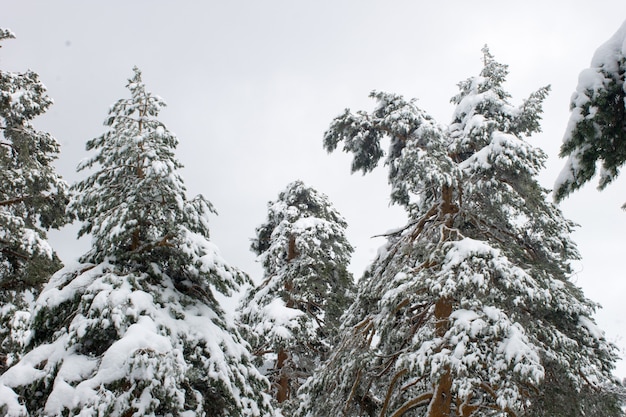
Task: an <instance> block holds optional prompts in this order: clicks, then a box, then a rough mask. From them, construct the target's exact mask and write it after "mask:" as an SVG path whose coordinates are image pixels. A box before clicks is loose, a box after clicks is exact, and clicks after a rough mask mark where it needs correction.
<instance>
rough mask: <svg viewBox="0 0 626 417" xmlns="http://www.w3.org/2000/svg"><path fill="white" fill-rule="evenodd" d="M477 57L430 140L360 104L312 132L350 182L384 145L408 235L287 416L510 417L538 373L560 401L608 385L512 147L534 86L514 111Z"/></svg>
mask: <svg viewBox="0 0 626 417" xmlns="http://www.w3.org/2000/svg"><path fill="white" fill-rule="evenodd" d="M483 58H484V67H483V69H482V71H481V73H480V75H479V76H477V77H472V78H469V79H468V80H466V81H463V82H461V83H460V84H459V89H460V92H459V94H458V95H456V96H455V97H453V98H452V102H453V103H454V104H455V105H456V108H455V111H454V114H453V119H452V122H451V124H450V125H449V126H447V127H445V128H444V127H442V126H440V125H438V124H436V123H435V122H434V121H433V119H432V118H431V117H429V116H428V115H427V114H425V113H424V112H423V111H422V110H421V109H419V108H418V107H417V106H416V105H415V101H407V100H405V99H404V98H402V97H401V96H398V95H394V94H388V93H381V92H373V93H372V94H371V96H372V97H373V98H374V99H376V101H377V106H376V108H375V110H374V111H373V112H364V111H360V112H357V113H352V112H351V111H350V110H346V111H345V112H344V113H343V114H342V115H340V116H338V117H337V118H336V119H335V120H334V121H333V122H332V124H331V126H330V128H329V130H328V131H327V132H326V135H325V138H324V145H325V147H326V149H327V150H329V151H333V150H335V149H336V148H337V146H338V145H339V143H343V149H344V150H345V151H347V152H351V153H353V154H354V160H353V165H352V170H353V171H363V172H368V171H370V170H372V169H373V168H374V167H376V166H377V165H378V163H379V162H380V160H381V159H382V158H383V156H385V152H384V151H383V150H382V147H381V140H382V139H383V138H389V139H390V141H391V143H390V146H389V151H388V152H387V153H386V164H387V166H388V167H389V182H390V184H391V188H392V191H391V199H392V201H393V202H395V203H397V204H400V205H402V206H403V207H405V208H406V210H407V212H408V215H409V222H408V224H407V225H406V226H405V227H404V228H403V229H401V230H399V231H397V232H395V233H391V234H389V236H388V237H389V239H388V243H387V245H386V247H385V250H384V251H382V252H381V254H380V256H379V257H378V259H377V260H376V261H375V262H374V263H373V265H372V266H371V267H370V269H369V270H368V271H367V273H366V274H365V276H364V277H363V278H362V279H361V281H359V292H358V295H357V299H356V301H355V303H354V304H353V305H352V307H351V308H350V311H349V313H348V314H347V315H346V324H345V328H344V332H345V333H346V336H345V337H344V339H343V340H342V342H341V343H340V345H339V347H338V348H337V349H336V351H335V352H334V354H333V355H332V356H331V358H330V359H329V360H328V362H327V365H326V367H324V368H323V369H321V370H320V372H319V373H318V374H317V375H315V376H314V377H313V378H312V379H311V380H310V382H309V383H307V384H306V385H305V386H304V387H303V389H302V390H301V392H302V405H301V407H300V409H299V414H300V415H303V416H324V415H331V414H334V415H336V414H338V413H339V414H342V415H345V416H393V417H399V416H404V415H420V416H427V417H444V416H445V417H449V416H457V417H470V416H472V417H476V416H504V415H508V416H522V415H525V413H527V412H528V409H529V407H531V406H532V404H533V403H536V402H537V401H538V400H537V397H538V395H539V394H540V393H541V390H542V389H543V388H545V387H544V386H543V385H542V384H543V383H544V381H546V370H547V369H558V371H559V376H560V377H561V378H563V380H564V382H565V381H567V384H570V386H572V387H573V388H574V391H575V390H584V389H586V387H591V388H592V389H593V390H603V389H604V387H605V384H610V383H611V374H610V373H611V369H612V367H613V364H614V361H615V359H616V356H615V349H614V347H613V346H612V345H611V344H609V343H608V342H607V341H606V340H605V339H604V337H603V334H602V332H601V331H600V330H599V329H598V328H597V326H596V325H595V323H594V321H593V319H592V318H591V316H592V314H593V312H594V310H595V308H596V305H595V304H594V303H592V302H591V301H589V300H587V299H586V298H585V297H584V296H583V294H582V292H581V290H580V289H579V288H577V287H575V286H574V285H573V284H572V282H571V281H570V280H569V279H568V277H569V275H570V269H569V264H568V262H569V261H570V260H571V259H576V258H577V257H578V253H577V251H576V248H575V245H574V244H573V242H572V241H571V240H570V238H569V234H570V232H571V229H572V224H571V223H570V222H569V221H567V220H565V219H564V218H563V216H562V215H561V213H560V211H559V210H558V209H557V208H556V207H555V206H553V205H552V204H551V203H549V202H547V201H546V191H545V190H544V189H542V188H541V187H540V186H539V185H538V183H537V181H536V180H535V176H536V175H537V173H538V172H539V170H540V169H541V168H542V166H543V163H544V160H545V155H544V153H543V152H542V151H540V150H539V149H537V148H534V147H532V146H530V145H529V144H528V143H527V142H526V140H525V139H524V137H525V136H530V135H531V134H533V133H535V132H537V131H539V127H540V126H539V120H540V113H541V103H542V101H543V99H544V97H545V96H546V94H547V92H548V88H547V87H545V88H542V89H540V90H538V91H536V92H535V93H533V94H531V95H530V97H529V98H528V99H527V100H525V101H524V102H523V103H522V104H521V105H520V106H514V105H512V104H510V102H509V98H510V97H509V94H508V93H507V92H506V91H505V90H504V89H503V87H502V86H503V83H504V81H505V78H506V76H507V73H508V70H507V67H506V66H505V65H502V64H500V63H498V62H496V61H495V59H494V58H493V56H492V55H491V54H490V52H489V51H488V50H487V49H486V48H485V49H484V50H483ZM575 395H576V394H575V393H574V392H573V393H571V394H570V396H569V397H568V398H573V397H575ZM320 398H324V401H320V400H319V399H320ZM553 398H554V397H553ZM576 412H577V414H573V415H583V414H582V412H583V411H582V410H580V409H577V410H576Z"/></svg>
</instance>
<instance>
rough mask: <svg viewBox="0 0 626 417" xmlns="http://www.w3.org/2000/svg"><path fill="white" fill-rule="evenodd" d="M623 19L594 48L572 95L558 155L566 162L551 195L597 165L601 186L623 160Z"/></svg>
mask: <svg viewBox="0 0 626 417" xmlns="http://www.w3.org/2000/svg"><path fill="white" fill-rule="evenodd" d="M625 41H626V22H624V24H623V25H622V27H621V28H620V29H619V30H618V31H617V33H615V35H613V36H612V37H611V39H609V40H608V41H607V42H606V43H604V44H603V45H602V46H600V48H598V49H597V51H596V53H595V54H594V56H593V59H592V60H591V67H590V68H588V69H586V70H584V71H583V72H581V74H580V76H579V78H578V86H577V87H576V92H575V93H574V94H573V96H572V100H571V104H570V110H571V116H570V119H569V123H568V125H567V128H566V131H565V136H564V138H563V145H562V146H561V154H560V155H561V157H567V158H568V159H567V162H566V164H565V167H564V168H563V170H562V172H561V175H560V176H559V178H558V179H557V181H556V184H555V190H554V196H555V199H556V200H557V201H559V200H562V199H563V198H565V197H566V196H567V195H568V194H570V193H571V192H572V191H575V190H577V189H578V188H580V187H582V186H583V185H584V184H585V183H587V182H588V181H590V180H591V179H592V178H593V177H594V176H595V174H596V166H597V165H600V172H599V177H600V178H599V179H600V181H599V185H598V188H599V189H604V188H605V187H606V186H607V185H608V184H610V183H611V181H613V180H614V179H615V178H616V177H617V176H618V174H619V170H620V168H621V167H622V165H624V162H626V85H625V84H624V80H625V77H626V43H625Z"/></svg>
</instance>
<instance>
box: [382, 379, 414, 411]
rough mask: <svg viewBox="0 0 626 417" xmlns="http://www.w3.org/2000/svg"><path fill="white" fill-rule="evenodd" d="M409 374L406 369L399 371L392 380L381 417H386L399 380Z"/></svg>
mask: <svg viewBox="0 0 626 417" xmlns="http://www.w3.org/2000/svg"><path fill="white" fill-rule="evenodd" d="M407 372H408V369H406V368H404V369H402V370H400V371H398V372H397V373H396V374H395V375H394V376H393V378H392V379H391V382H390V383H389V388H387V395H386V396H385V402H384V403H383V407H382V408H381V409H380V417H385V413H386V412H387V407H388V406H389V401H391V393H392V392H393V387H394V386H395V385H396V383H397V382H398V379H400V378H401V377H402V376H404V375H405V374H406V373H407Z"/></svg>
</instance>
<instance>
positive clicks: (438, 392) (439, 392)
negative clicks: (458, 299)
mask: <svg viewBox="0 0 626 417" xmlns="http://www.w3.org/2000/svg"><path fill="white" fill-rule="evenodd" d="M450 314H452V301H450V300H449V299H447V298H442V299H440V300H438V301H437V303H436V304H435V320H436V322H435V330H436V333H437V336H439V337H443V336H445V334H446V332H447V331H448V328H449V326H450V321H449V319H450ZM451 388H452V374H451V373H450V368H449V367H447V366H446V368H445V369H444V373H443V375H442V376H441V377H440V378H439V381H438V382H437V384H436V386H435V389H434V394H433V398H432V400H431V402H430V407H429V410H430V411H429V414H428V417H450V415H451V412H452V392H451V391H450V389H451Z"/></svg>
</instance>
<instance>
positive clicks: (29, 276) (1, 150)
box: [0, 29, 68, 373]
mask: <svg viewBox="0 0 626 417" xmlns="http://www.w3.org/2000/svg"><path fill="white" fill-rule="evenodd" d="M11 38H14V35H13V33H12V32H11V31H9V30H6V29H0V41H3V40H5V39H11ZM51 104H52V100H51V99H50V97H48V95H47V94H46V88H45V87H44V85H43V84H42V83H41V81H39V77H38V75H37V74H36V73H34V72H32V71H27V72H24V73H16V72H8V71H2V70H0V183H1V184H2V187H1V188H0V306H2V308H1V310H0V373H2V371H3V369H4V368H5V366H8V365H10V364H11V363H12V361H14V360H15V359H16V358H17V357H18V356H19V354H18V352H19V350H20V345H21V337H20V329H22V330H23V325H24V321H25V319H26V318H27V317H28V312H27V306H26V304H27V301H28V300H32V299H33V298H34V297H35V296H36V295H37V293H38V292H39V291H40V290H41V288H42V285H43V283H44V282H46V281H47V280H48V279H49V278H50V276H51V275H52V274H53V273H54V272H56V271H57V270H58V269H59V268H60V267H61V262H60V261H59V259H58V257H57V256H56V254H55V253H54V251H53V250H52V248H51V247H50V245H49V244H48V242H47V240H46V231H47V230H48V229H49V228H51V227H53V228H56V227H60V226H61V225H63V224H64V223H65V222H66V216H65V206H66V204H67V200H68V187H67V184H66V183H65V182H64V181H63V180H62V179H61V177H60V176H59V175H58V174H57V173H56V171H55V169H54V167H53V165H52V164H53V161H54V160H55V159H56V157H57V155H58V153H59V144H58V142H57V141H56V139H55V138H54V137H52V136H51V135H50V134H49V133H46V132H42V131H38V130H37V129H35V127H34V126H33V125H32V124H31V122H32V120H33V119H34V118H35V117H37V116H39V115H41V114H43V113H45V112H46V110H47V109H48V107H50V105H51Z"/></svg>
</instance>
